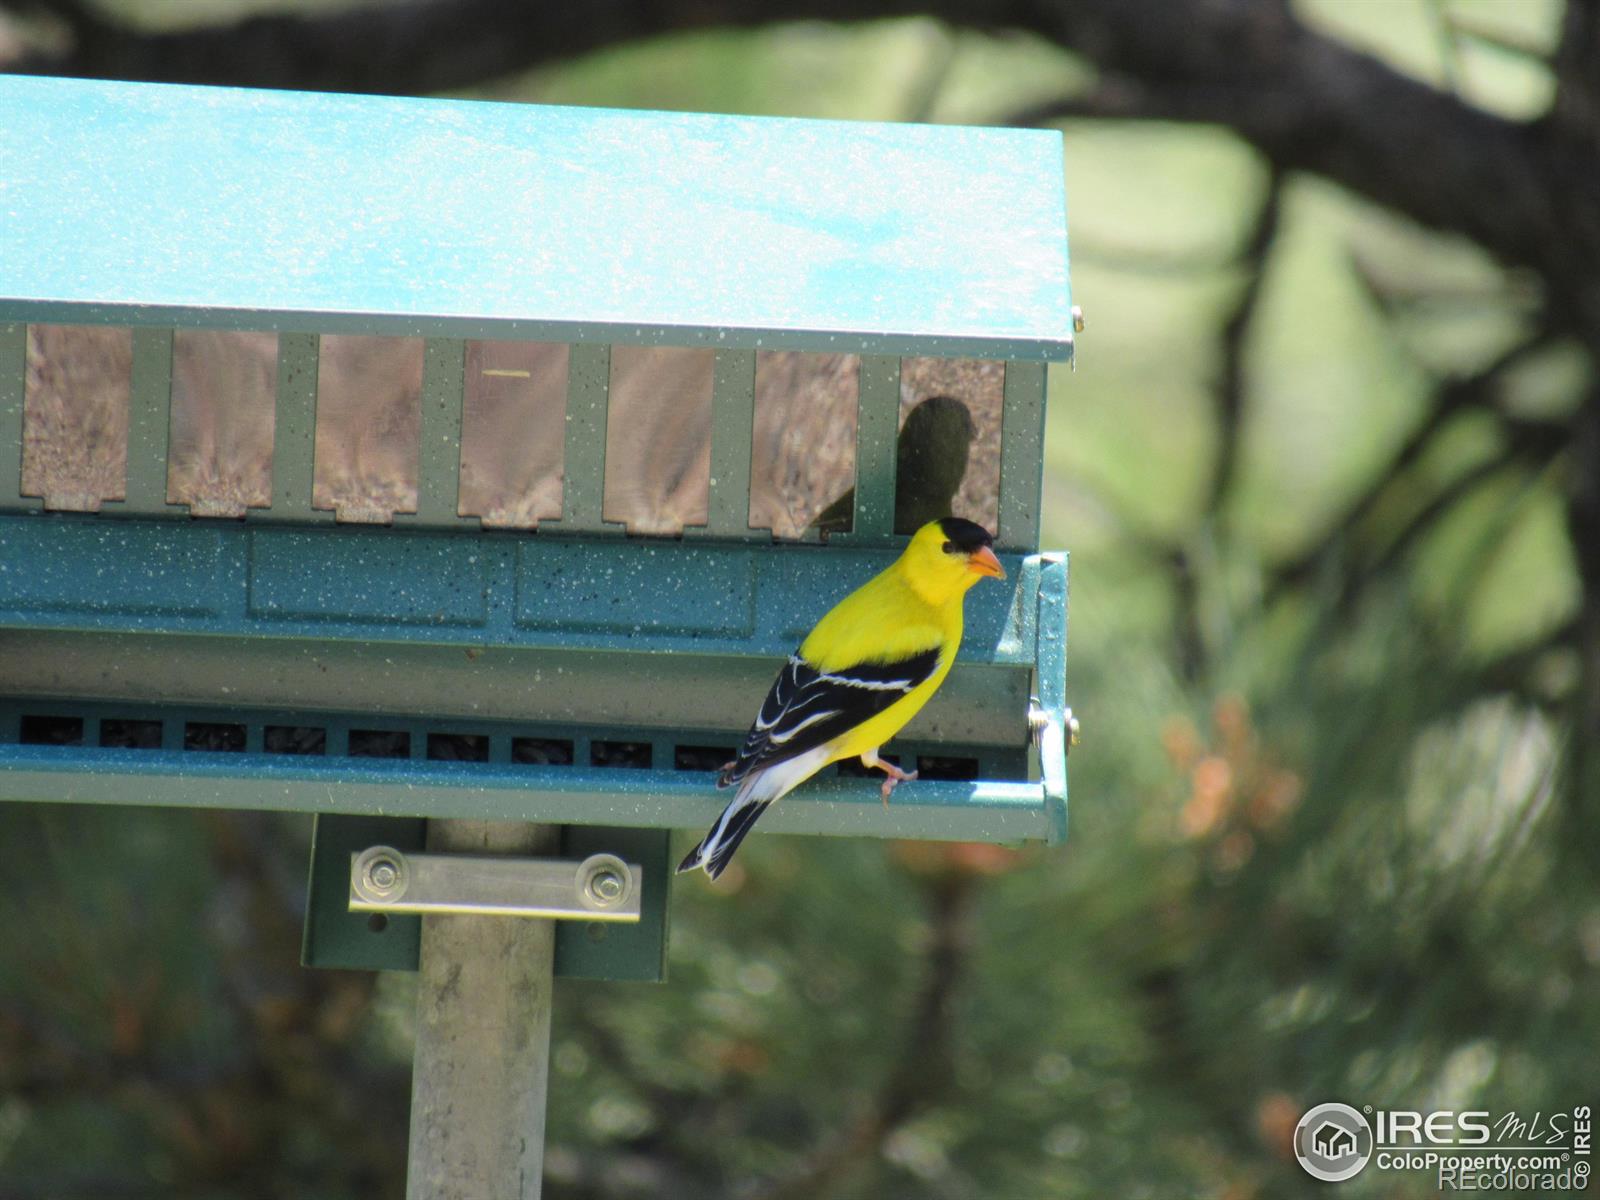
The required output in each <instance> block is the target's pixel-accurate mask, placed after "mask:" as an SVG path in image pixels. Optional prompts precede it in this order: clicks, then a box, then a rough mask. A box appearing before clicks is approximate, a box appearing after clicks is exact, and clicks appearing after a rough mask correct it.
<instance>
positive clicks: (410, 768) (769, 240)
mask: <svg viewBox="0 0 1600 1200" xmlns="http://www.w3.org/2000/svg"><path fill="white" fill-rule="evenodd" d="M0 109H3V110H4V111H5V112H6V114H7V122H8V125H9V127H10V128H11V129H12V131H13V132H14V134H15V136H12V137H10V138H7V139H6V140H5V141H4V143H3V144H0V211H3V213H4V218H5V219H4V220H3V221H0V800H5V801H12V802H17V801H38V802H51V803H77V804H101V805H163V806H172V805H179V806H193V807H206V808H231V809H275V810H288V811H295V812H304V813H309V814H313V815H314V818H315V822H316V828H315V847H314V852H313V863H312V870H311V881H310V897H309V904H308V908H309V914H308V918H307V925H306V935H305V946H304V957H305V961H306V962H307V963H308V964H310V965H314V966H342V967H365V968H373V969H380V968H381V969H409V968H414V967H416V966H417V964H418V959H419V945H421V944H422V934H421V929H422V925H423V921H424V917H423V916H422V915H420V914H432V913H451V914H463V913H471V914H479V915H478V916H475V917H472V918H467V919H470V920H476V921H480V922H482V921H488V922H502V923H504V922H510V923H512V924H516V923H518V922H519V921H521V922H531V923H533V924H537V925H539V926H541V927H545V926H546V925H547V923H548V927H549V928H550V929H552V930H553V938H554V943H555V949H554V967H555V971H556V973H557V974H565V975H577V976H587V977H596V978H606V979H647V980H653V979H660V978H661V977H662V974H663V970H664V959H665V948H666V928H667V922H666V915H667V898H668V888H669V883H670V881H671V875H670V865H671V863H672V862H673V861H674V860H673V859H672V858H671V856H670V855H669V851H668V845H667V843H668V838H669V836H670V833H671V831H672V830H674V829H679V828H693V829H695V830H696V831H697V832H698V831H699V830H701V829H703V828H704V827H705V826H706V825H707V824H708V823H709V822H710V820H711V819H712V818H713V817H714V816H715V815H716V813H717V812H718V811H719V810H720V807H721V804H722V801H723V800H724V799H725V797H723V796H719V795H718V794H717V793H716V791H715V790H714V788H713V787H712V779H713V771H714V770H715V768H716V767H717V766H718V765H720V763H721V762H722V761H723V760H724V759H725V758H726V757H730V756H731V755H729V753H728V752H729V750H730V749H731V748H732V747H733V746H735V745H737V743H738V741H739V739H740V737H741V736H742V734H743V733H744V731H745V729H746V728H747V727H748V725H749V722H750V720H751V717H752V715H753V713H754V712H755V710H756V708H757V706H758V705H759V703H760V701H761V698H762V696H763V695H764V694H765V691H766V688H767V686H768V684H769V683H770V682H771V679H772V676H773V674H774V673H775V671H776V669H777V667H778V666H779V665H780V664H781V663H782V661H783V659H784V658H785V657H786V656H787V655H788V654H789V653H790V652H791V651H792V650H793V648H794V647H795V646H796V644H797V643H798V641H799V640H800V638H801V637H802V636H803V635H804V634H805V632H806V631H807V630H808V629H809V628H810V626H811V625H812V623H813V622H814V621H815V620H816V619H817V618H818V617H819V616H821V615H822V614H823V613H824V612H825V611H826V610H827V609H828V608H829V607H830V606H831V605H832V603H833V602H834V601H835V600H837V599H838V598H840V597H841V596H843V595H844V594H846V593H847V592H849V591H850V590H852V589H853V588H854V587H856V586H857V585H859V584H860V583H862V582H863V581H865V580H866V579H867V578H869V577H870V576H871V575H872V574H874V573H875V572H876V571H878V570H880V569H882V568H883V567H884V566H885V565H887V564H888V563H889V562H890V561H892V560H893V559H894V557H895V556H896V555H897V554H898V552H899V550H900V548H901V547H902V546H903V545H904V542H905V537H904V536H903V535H902V534H899V533H897V532H896V531H895V527H894V526H895V506H896V461H897V460H896V436H897V432H898V429H899V426H900V422H901V419H902V416H903V414H904V413H905V412H906V411H908V410H910V409H911V408H913V407H914V406H915V404H916V403H917V402H918V401H919V400H920V399H922V398H924V397H925V396H927V395H932V394H935V393H937V394H940V395H954V396H956V398H957V399H960V400H962V402H963V403H964V404H965V405H966V406H967V407H968V408H969V409H970V410H972V413H973V417H974V427H975V429H976V432H977V437H978V441H975V442H974V443H973V454H974V463H975V465H976V464H978V463H979V462H980V460H981V463H982V464H983V465H985V466H986V467H987V469H988V470H989V471H990V473H991V475H990V477H991V479H992V485H991V487H990V490H989V492H988V494H987V495H982V496H978V497H976V498H975V499H974V498H972V497H970V496H967V495H966V493H963V494H962V497H958V500H959V501H960V502H961V503H964V504H966V505H967V507H968V508H969V509H970V511H966V512H962V514H961V515H967V516H971V517H973V518H974V519H977V520H980V521H981V522H983V523H986V524H988V525H989V526H990V528H991V529H992V530H993V532H994V533H995V535H996V538H995V545H996V550H997V552H998V553H999V555H1000V557H1001V559H1002V561H1003V562H1004V564H1005V567H1006V570H1007V572H1008V579H1007V580H1006V581H1005V582H1004V583H1003V584H991V585H985V586H984V587H980V588H978V589H976V590H975V591H974V592H973V593H972V595H971V596H970V597H969V599H968V601H967V630H966V636H965V640H964V642H963V645H962V648H961V653H960V657H959V660H958V663H957V666H956V668H955V669H954V671H953V672H952V674H951V676H950V678H949V679H948V681H947V682H946V684H945V686H944V687H943V689H942V691H941V692H940V693H939V695H938V696H937V697H936V698H935V700H934V701H933V703H931V704H930V705H929V706H928V708H927V709H926V710H925V711H924V712H923V713H922V714H921V715H920V716H919V717H918V718H917V720H916V721H915V722H913V724H912V725H911V726H910V727H908V729H907V730H906V731H905V733H904V734H903V736H902V737H901V738H900V739H898V740H897V741H896V742H895V743H892V744H891V746H890V750H894V751H898V752H899V754H900V755H901V756H902V758H903V759H915V760H916V762H917V763H918V764H919V765H920V766H921V767H922V768H923V778H922V779H921V780H920V781H918V782H917V783H915V784H911V785H908V786H905V787H902V788H901V789H900V790H899V791H897V792H896V793H895V795H894V797H893V802H892V803H891V804H889V805H887V806H885V805H884V804H882V803H880V800H879V793H878V786H877V783H876V782H875V781H873V780H869V779H864V778H856V777H852V776H849V775H840V774H834V773H833V772H831V771H830V772H829V773H827V775H826V776H825V777H824V776H819V777H818V778H817V779H815V780H813V781H811V782H810V783H808V784H806V785H805V786H804V787H802V788H801V789H800V790H799V791H797V792H796V793H795V794H794V795H793V796H791V797H789V798H788V799H786V800H785V801H784V802H783V803H782V804H780V805H777V806H776V807H775V808H774V809H773V810H772V812H771V813H770V814H769V815H767V817H766V818H765V819H764V821H763V823H762V826H761V829H762V832H763V833H790V834H817V835H831V836H848V837H889V838H923V839H944V840H963V841H972V840H981V841H994V842H1022V841H1030V840H1036V841H1045V842H1053V841H1056V840H1058V839H1060V838H1061V837H1063V836H1064V833H1065V804H1066V763H1065V758H1066V748H1067V744H1068V740H1069V723H1070V714H1069V712H1068V710H1067V707H1066V695H1065V691H1064V687H1065V682H1064V681H1065V638H1066V557H1065V555H1064V554H1059V553H1040V551H1039V510H1040V480H1041V470H1042V454H1043V433H1044V411H1045V392H1046V365H1047V363H1049V362H1052V361H1053V362H1065V361H1067V360H1069V359H1070V356H1071V353H1072V321H1073V318H1072V308H1071V300H1070V296H1069V288H1068V273H1067V253H1066V214H1065V200H1064V194H1063V184H1062V154H1061V139H1060V135H1059V134H1058V133H1055V132H1045V131H1022V130H1003V129H977V128H955V127H936V126H916V125H879V124H869V123H844V122H827V121H800V120H772V119H759V118H744V117H725V116H705V115H696V114H685V113H648V112H626V111H614V110H603V109H576V108H548V107H534V106H520V105H507V104H488V103H472V102H461V101H446V100H414V99H407V100H402V99H386V98H368V97H353V96H333V95H310V94H296V93H287V92H265V91H248V90H232V89H209V88H189V87H170V86H152V85H128V84H117V83H101V82H84V81H72V80H59V79H46V78H24V77H0ZM774 405H777V406H778V407H777V408H774V407H773V406H774ZM785 405H786V406H787V407H784V406H785ZM852 426H853V433H852V432H851V428H852ZM984 439H987V440H986V441H985V440H984ZM980 442H981V443H982V448H981V452H980V445H979V443H980ZM252 445H253V446H254V447H255V449H254V450H251V449H250V447H251V446H252ZM397 446H398V449H396V447H397ZM95 451H98V452H99V459H98V460H95V461H91V460H92V459H94V454H93V453H92V452H95ZM75 456H76V457H75ZM80 460H81V461H80ZM230 463H231V464H232V477H230V469H229V464H230ZM485 463H488V464H489V466H488V467H485V466H484V464H485ZM818 463H821V464H823V465H824V466H826V467H827V468H828V469H829V470H831V471H832V472H833V474H834V479H833V482H834V483H842V484H843V485H844V486H845V487H849V488H853V489H854V490H853V501H851V502H850V503H849V504H848V505H847V509H848V511H849V513H850V519H849V520H848V522H847V524H848V529H843V530H839V531H835V532H819V531H818V530H817V529H816V528H815V527H814V526H813V525H808V523H807V522H808V519H809V518H811V517H814V516H815V511H814V509H815V507H816V506H815V505H812V506H811V508H810V509H809V510H808V509H807V504H808V503H809V501H810V499H811V498H812V496H811V493H815V492H817V491H818V489H820V488H822V487H823V486H824V483H825V482H826V481H823V483H819V482H818V481H817V480H816V479H815V478H812V477H811V476H807V475H806V473H807V472H808V471H809V472H812V474H813V475H814V474H815V472H816V470H817V469H819V468H818V467H817V464H818ZM219 464H220V465H219ZM535 466H537V467H538V469H539V472H542V474H539V477H538V478H534V477H533V474H529V472H530V471H532V470H533V467H535ZM496 467H497V469H498V470H499V478H498V481H495V480H491V479H490V476H492V475H494V473H495V472H494V470H491V469H490V468H496ZM519 471H520V472H522V474H520V475H519V474H518V472H519ZM841 472H842V473H841ZM537 473H538V472H535V474H537ZM802 477H804V478H802ZM486 480H487V481H488V482H486ZM797 480H799V482H798V483H797V482H796V481H797ZM839 490H840V491H842V490H843V488H842V487H841V488H840V489H839ZM797 496H798V497H800V500H797V499H796V497H797ZM824 498H825V499H833V498H834V497H832V496H826V497H824ZM429 822H433V823H434V825H435V827H436V828H442V827H445V826H454V824H455V823H459V822H468V823H474V822H495V823H508V822H510V823H522V824H524V825H525V827H529V828H536V829H538V830H540V831H542V832H540V833H539V834H538V836H536V837H534V838H533V839H532V841H530V842H528V843H527V844H526V845H522V844H516V845H512V846H510V848H509V850H507V848H505V847H501V853H500V854H498V855H496V856H493V857H492V858H491V859H489V860H486V861H485V862H484V863H480V864H478V865H479V867H481V868H482V869H480V870H465V869H462V866H461V859H462V857H463V856H462V855H460V854H456V853H451V851H459V850H461V849H463V848H464V847H462V846H461V845H445V846H441V845H438V844H435V845H434V846H432V847H429V846H428V845H427V842H426V839H427V836H428V834H427V829H428V823H429ZM462 828H468V829H469V831H470V826H462ZM468 840H469V841H470V840H471V839H470V837H469V838H468ZM492 841H493V838H492V837H489V838H488V840H486V841H484V842H483V844H482V845H478V846H477V847H476V848H477V849H479V850H483V849H489V850H494V849H495V848H496V847H495V846H494V845H492V844H490V843H491V842H492ZM435 851H438V852H435ZM469 865H470V864H469ZM407 898H409V903H408V902H407ZM482 914H510V915H493V916H490V915H482ZM428 919H432V918H428ZM424 969H425V970H426V966H424ZM537 1054H542V1049H538V1050H537ZM536 1056H537V1055H536ZM418 1086H419V1088H420V1087H421V1086H423V1084H422V1083H421V1082H419V1085H418ZM541 1086H542V1085H541ZM541 1097H542V1091H541ZM540 1103H541V1104H542V1099H541V1101H540ZM541 1111H542V1109H541ZM413 1134H414V1142H415V1141H416V1137H417V1128H416V1125H415V1124H414V1126H413ZM414 1155H415V1151H414ZM416 1170H417V1168H416V1160H415V1156H414V1159H413V1172H414V1176H413V1177H414V1179H415V1173H416ZM489 1186H492V1185H489ZM536 1186H537V1185H536V1184H535V1185H534V1187H535V1188H536ZM414 1194H417V1193H416V1192H415V1190H414ZM498 1194H506V1193H505V1192H500V1193H498ZM527 1194H533V1193H531V1192H529V1193H527Z"/></svg>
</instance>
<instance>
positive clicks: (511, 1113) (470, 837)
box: [406, 820, 560, 1200]
mask: <svg viewBox="0 0 1600 1200" xmlns="http://www.w3.org/2000/svg"><path fill="white" fill-rule="evenodd" d="M559 833H560V831H559V828H558V827H557V826H554V825H530V824H525V823H522V822H514V821H457V820H445V821H430V822H429V823H428V849H429V850H430V851H438V852H449V853H458V854H463V853H464V854H471V853H480V854H502V855H504V854H518V855H523V854H525V855H549V854H554V853H555V852H556V851H557V850H558V848H559V846H558V842H559ZM554 951H555V922H553V921H547V920H540V919H537V918H510V919H508V918H505V917H493V916H455V915H449V916H446V915H428V916H424V917H423V918H422V957H421V963H420V966H419V970H418V979H417V1043H416V1050H415V1052H414V1061H413V1070H412V1078H411V1151H410V1162H409V1164H408V1167H407V1176H406V1200H501V1198H502V1197H504V1198H506V1200H538V1197H539V1190H540V1175H541V1173H542V1169H543V1165H544V1114H545V1082H546V1077H547V1075H548V1071H549V1063H550V990H551V967H552V959H553V955H554Z"/></svg>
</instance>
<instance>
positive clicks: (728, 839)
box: [678, 800, 772, 879]
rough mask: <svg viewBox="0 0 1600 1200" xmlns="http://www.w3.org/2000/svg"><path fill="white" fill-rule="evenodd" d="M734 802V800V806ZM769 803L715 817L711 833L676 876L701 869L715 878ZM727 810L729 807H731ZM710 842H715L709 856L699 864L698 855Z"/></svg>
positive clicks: (702, 840) (684, 862)
mask: <svg viewBox="0 0 1600 1200" xmlns="http://www.w3.org/2000/svg"><path fill="white" fill-rule="evenodd" d="M737 803H738V801H737V800H735V801H734V804H737ZM771 803H772V801H770V800H763V801H761V802H760V803H759V804H748V805H745V806H744V807H743V808H740V809H738V810H737V811H736V812H733V813H724V814H723V815H722V816H721V817H718V818H717V823H716V824H715V825H713V826H712V827H711V830H710V832H708V833H707V834H706V836H705V837H703V838H701V839H700V841H699V843H698V844H696V846H695V848H694V849H693V850H691V851H689V854H688V856H687V857H686V858H684V860H683V861H682V862H681V863H679V864H678V873H679V874H682V873H683V872H684V871H693V870H694V869H695V868H696V867H700V866H704V867H705V872H706V874H707V875H709V876H710V877H711V878H712V879H716V878H717V877H718V876H719V875H721V874H722V872H723V871H725V870H727V867H728V864H729V863H730V862H732V861H733V852H734V851H735V850H737V849H738V848H739V843H740V842H742V841H744V838H745V834H747V833H749V832H750V829H751V827H752V826H754V825H755V823H756V821H758V820H759V819H760V818H761V814H762V813H764V812H766V811H767V808H768V806H769V805H770V804H771ZM729 807H730V808H732V807H733V805H729ZM711 839H715V841H713V842H712V846H711V857H710V858H708V859H707V860H706V861H705V862H704V863H702V862H701V861H700V856H701V854H702V853H703V852H704V850H705V848H706V843H707V842H708V841H710V840H711Z"/></svg>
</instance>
